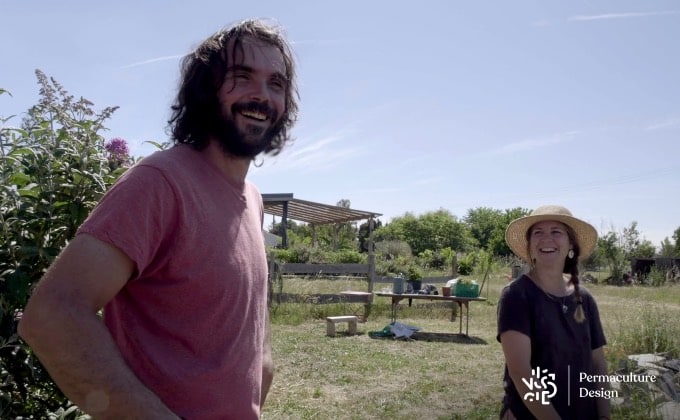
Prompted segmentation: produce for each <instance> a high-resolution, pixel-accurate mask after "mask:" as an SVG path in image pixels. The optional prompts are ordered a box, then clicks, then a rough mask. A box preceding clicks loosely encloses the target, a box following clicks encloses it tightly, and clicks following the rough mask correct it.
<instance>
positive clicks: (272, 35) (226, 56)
mask: <svg viewBox="0 0 680 420" xmlns="http://www.w3.org/2000/svg"><path fill="white" fill-rule="evenodd" d="M244 38H248V39H253V40H255V41H258V42H261V43H263V44H265V45H272V46H274V47H276V48H278V50H279V51H280V52H281V55H282V56H283V62H284V66H285V70H286V74H285V76H286V79H287V80H286V82H287V83H286V109H285V110H284V113H283V115H282V117H281V120H280V121H279V122H278V124H277V128H278V132H277V134H276V135H275V136H274V138H273V139H272V142H271V144H269V145H268V146H267V147H266V148H265V150H264V152H265V153H269V154H272V155H277V154H279V153H280V152H281V150H282V149H283V146H284V145H285V144H286V142H287V141H289V140H290V139H291V137H290V132H289V130H290V129H291V128H292V126H293V124H294V123H295V121H296V120H297V116H298V105H297V98H298V91H297V85H296V75H295V63H294V60H293V55H292V51H291V48H290V46H289V45H288V42H287V41H286V40H285V38H284V36H283V34H282V31H281V29H279V28H278V27H276V26H270V25H268V24H266V23H264V22H263V21H261V20H245V21H242V22H240V23H238V24H236V25H233V26H231V27H229V28H226V29H224V30H221V31H219V32H217V33H215V34H213V35H212V36H211V37H209V38H208V39H206V40H205V41H203V43H201V45H199V46H198V47H197V48H196V50H195V51H194V52H192V53H190V54H188V55H186V56H185V57H184V58H183V59H182V82H181V84H180V87H179V91H178V93H177V98H176V99H175V102H174V104H173V105H172V116H171V118H170V120H169V121H168V125H169V130H170V132H171V135H172V139H173V141H174V143H175V144H190V145H192V146H193V147H194V148H195V149H197V150H201V149H203V148H205V147H206V146H207V145H208V141H209V139H210V136H211V135H212V134H213V131H212V130H213V127H214V126H215V123H214V121H215V118H220V115H221V113H220V103H219V99H218V97H217V92H218V91H219V90H220V87H221V86H222V84H223V83H224V77H225V74H226V72H227V69H228V68H229V67H230V66H231V65H233V60H234V57H236V56H237V55H238V54H241V55H243V40H244ZM228 47H231V48H228Z"/></svg>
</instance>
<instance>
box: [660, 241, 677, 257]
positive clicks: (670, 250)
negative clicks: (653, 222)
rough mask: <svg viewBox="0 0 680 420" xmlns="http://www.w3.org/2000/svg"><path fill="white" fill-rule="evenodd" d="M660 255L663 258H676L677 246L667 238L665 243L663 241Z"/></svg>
mask: <svg viewBox="0 0 680 420" xmlns="http://www.w3.org/2000/svg"><path fill="white" fill-rule="evenodd" d="M659 255H660V256H662V257H670V258H672V257H675V255H676V254H675V246H674V245H673V243H671V240H670V239H668V236H666V237H665V238H664V239H663V241H661V249H660V251H659Z"/></svg>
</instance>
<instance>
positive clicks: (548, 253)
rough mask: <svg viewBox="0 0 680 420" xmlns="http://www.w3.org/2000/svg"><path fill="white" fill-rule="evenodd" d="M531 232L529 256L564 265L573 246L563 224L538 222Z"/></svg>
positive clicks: (548, 221) (549, 221)
mask: <svg viewBox="0 0 680 420" xmlns="http://www.w3.org/2000/svg"><path fill="white" fill-rule="evenodd" d="M529 232H530V233H529V254H530V256H531V258H532V259H535V260H536V261H537V262H538V261H545V262H550V261H554V262H559V263H560V264H564V260H565V259H566V258H567V254H568V253H569V250H570V249H571V248H572V244H571V241H570V240H569V233H568V232H567V227H566V226H565V225H564V224H563V223H560V222H555V221H551V220H546V221H543V222H538V223H536V224H535V225H533V226H532V227H531V228H530V229H529Z"/></svg>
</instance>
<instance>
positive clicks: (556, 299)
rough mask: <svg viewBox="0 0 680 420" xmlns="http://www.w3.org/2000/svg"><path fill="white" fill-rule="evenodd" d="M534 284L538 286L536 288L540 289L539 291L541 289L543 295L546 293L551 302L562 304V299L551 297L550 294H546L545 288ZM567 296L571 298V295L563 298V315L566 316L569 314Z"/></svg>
mask: <svg viewBox="0 0 680 420" xmlns="http://www.w3.org/2000/svg"><path fill="white" fill-rule="evenodd" d="M534 284H535V285H536V287H538V288H539V289H541V291H542V292H543V293H545V295H546V296H548V298H549V299H550V300H552V301H554V302H557V303H560V298H559V297H557V296H553V295H551V294H550V293H548V292H546V291H545V289H543V287H541V286H540V285H539V284H538V283H536V282H534ZM567 296H569V294H566V295H564V296H562V302H561V303H562V313H563V314H565V315H566V314H567V311H568V310H569V306H567V303H566V301H567Z"/></svg>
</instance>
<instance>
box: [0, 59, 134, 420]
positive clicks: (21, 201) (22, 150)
mask: <svg viewBox="0 0 680 420" xmlns="http://www.w3.org/2000/svg"><path fill="white" fill-rule="evenodd" d="M36 76H37V78H38V84H39V85H40V100H39V102H38V104H36V105H35V106H33V107H32V108H31V109H30V110H28V112H27V115H26V117H25V118H24V121H23V123H22V125H21V128H17V127H11V126H5V123H7V122H8V121H10V120H11V119H12V118H13V117H7V118H0V121H2V123H3V126H2V127H0V162H1V163H0V179H1V180H2V182H1V183H0V226H1V227H0V372H1V375H2V377H1V378H0V417H1V418H15V417H19V416H31V415H33V416H35V417H37V418H45V417H47V416H48V413H50V412H56V411H59V410H58V409H59V408H60V407H62V406H66V405H67V404H68V402H67V400H66V398H65V397H64V396H63V394H62V393H61V392H60V391H59V390H58V389H57V388H56V386H54V384H53V383H52V381H51V379H50V378H49V376H48V374H47V372H46V371H45V370H44V369H43V368H42V366H41V365H40V364H39V362H38V361H37V360H36V359H34V358H33V356H32V354H31V351H30V349H29V348H28V347H27V346H26V345H25V344H24V343H23V342H21V341H20V340H19V339H18V336H17V323H18V319H19V318H20V317H21V311H22V310H23V308H24V306H25V304H26V301H27V300H28V296H29V293H30V291H31V288H32V287H33V286H34V285H35V284H36V283H37V281H38V280H39V279H40V278H41V277H42V275H43V274H44V273H45V271H46V270H47V267H48V266H49V265H50V263H51V262H52V261H53V260H54V258H55V257H56V255H57V254H58V253H59V251H60V250H61V249H62V248H63V247H64V246H65V245H66V243H67V242H68V241H69V240H70V239H71V238H73V236H74V234H75V232H76V229H77V228H78V226H79V225H80V224H81V223H82V222H83V221H84V219H85V217H86V216H87V215H88V214H89V212H90V211H91V210H92V208H93V207H94V206H95V204H96V203H97V202H98V200H99V198H100V197H101V195H102V194H103V193H104V192H105V191H106V189H107V187H108V186H109V185H111V184H112V183H113V182H114V181H115V179H116V178H117V177H118V176H119V175H120V174H121V173H122V172H123V171H124V170H125V164H126V162H128V158H127V157H126V156H124V155H122V154H120V153H118V154H117V155H116V157H115V159H114V160H113V161H112V160H111V157H112V155H111V153H110V152H107V151H106V146H105V140H104V138H103V137H102V136H101V135H100V134H99V133H100V132H101V131H102V130H104V126H103V123H104V121H105V120H107V119H108V118H110V116H111V114H112V113H113V112H114V111H115V109H116V108H105V109H104V110H103V111H101V112H99V113H96V112H95V111H93V110H92V105H93V104H92V103H91V102H89V101H88V100H86V99H84V98H80V99H79V100H75V99H74V97H73V96H71V95H69V94H68V93H67V92H66V91H65V90H64V89H63V88H62V87H61V86H60V85H59V84H58V83H57V82H56V81H55V80H54V79H48V78H47V77H46V76H45V75H44V74H43V73H42V72H41V71H39V70H38V71H36ZM3 93H8V92H7V91H5V90H2V89H0V95H1V94H3ZM121 146H122V144H121V143H119V144H118V151H119V152H120V150H121V149H120V147H121ZM62 412H65V411H63V410H62ZM76 412H77V410H73V409H70V411H69V413H76Z"/></svg>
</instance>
